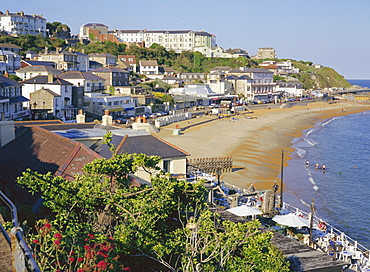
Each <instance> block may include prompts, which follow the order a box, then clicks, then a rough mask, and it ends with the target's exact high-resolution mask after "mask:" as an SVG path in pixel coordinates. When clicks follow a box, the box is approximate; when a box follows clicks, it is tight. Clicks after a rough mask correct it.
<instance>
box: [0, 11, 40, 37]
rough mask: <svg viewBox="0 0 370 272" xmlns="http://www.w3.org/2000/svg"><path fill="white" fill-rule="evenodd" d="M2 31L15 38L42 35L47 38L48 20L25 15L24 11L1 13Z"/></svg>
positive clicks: (37, 16) (0, 25) (0, 23)
mask: <svg viewBox="0 0 370 272" xmlns="http://www.w3.org/2000/svg"><path fill="white" fill-rule="evenodd" d="M0 31H4V32H6V33H8V34H10V35H13V36H19V35H27V34H29V35H41V36H43V37H45V36H46V33H47V30H46V19H45V18H43V17H42V16H40V15H36V14H32V15H28V14H25V13H24V12H23V11H21V12H16V13H11V12H9V10H7V11H5V13H3V12H1V11H0Z"/></svg>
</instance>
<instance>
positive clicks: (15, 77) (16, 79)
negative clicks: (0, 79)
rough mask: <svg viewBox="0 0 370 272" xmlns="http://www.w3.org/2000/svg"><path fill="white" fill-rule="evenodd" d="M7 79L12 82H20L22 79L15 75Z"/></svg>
mask: <svg viewBox="0 0 370 272" xmlns="http://www.w3.org/2000/svg"><path fill="white" fill-rule="evenodd" d="M9 78H10V79H13V80H14V81H18V82H19V81H22V79H21V78H20V77H19V76H16V75H9Z"/></svg>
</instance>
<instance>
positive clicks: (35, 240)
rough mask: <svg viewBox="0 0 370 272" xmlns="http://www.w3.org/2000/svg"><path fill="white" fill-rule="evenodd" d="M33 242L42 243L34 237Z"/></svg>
mask: <svg viewBox="0 0 370 272" xmlns="http://www.w3.org/2000/svg"><path fill="white" fill-rule="evenodd" d="M32 242H33V243H35V244H38V243H40V242H39V240H37V239H33V240H32Z"/></svg>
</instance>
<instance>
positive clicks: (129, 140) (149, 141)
mask: <svg viewBox="0 0 370 272" xmlns="http://www.w3.org/2000/svg"><path fill="white" fill-rule="evenodd" d="M112 144H114V145H115V146H116V147H117V148H119V149H118V150H117V154H125V153H129V154H132V153H137V154H139V153H143V154H145V155H148V156H159V157H161V158H171V157H184V156H188V155H189V154H188V153H186V152H185V151H183V150H181V149H179V148H177V147H175V146H173V145H171V144H170V143H167V142H166V141H164V140H162V139H160V138H158V137H156V136H154V135H142V136H125V137H123V136H118V135H113V138H112ZM91 148H92V149H93V150H94V151H95V152H96V153H98V154H99V155H100V156H102V157H105V158H110V157H111V156H112V153H111V152H110V151H109V147H108V146H107V145H106V144H102V141H101V140H99V141H97V142H96V143H95V144H94V145H93V146H92V147H91Z"/></svg>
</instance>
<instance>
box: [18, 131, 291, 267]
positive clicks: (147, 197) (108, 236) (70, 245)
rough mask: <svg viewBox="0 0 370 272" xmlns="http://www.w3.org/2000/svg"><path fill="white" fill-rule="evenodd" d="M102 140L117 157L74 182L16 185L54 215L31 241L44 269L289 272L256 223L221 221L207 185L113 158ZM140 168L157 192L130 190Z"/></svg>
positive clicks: (151, 162)
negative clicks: (41, 201) (36, 195)
mask: <svg viewBox="0 0 370 272" xmlns="http://www.w3.org/2000/svg"><path fill="white" fill-rule="evenodd" d="M104 142H105V143H106V144H108V145H109V146H110V149H111V151H112V158H110V159H107V160H105V159H98V160H95V161H93V162H92V163H89V164H87V165H86V166H85V168H84V170H85V171H84V174H82V175H80V176H76V178H75V180H74V181H67V180H64V179H63V178H62V177H60V176H56V177H53V176H52V175H51V174H50V173H49V174H39V173H36V172H33V171H31V170H28V171H26V172H25V173H23V176H22V177H20V178H18V180H17V182H18V183H19V184H20V185H22V186H24V187H28V188H29V190H30V192H32V193H36V192H42V194H43V199H44V205H45V206H46V207H47V208H49V209H50V211H51V212H52V213H50V215H49V220H48V219H43V220H41V221H39V222H38V223H37V224H36V226H35V229H34V231H33V232H31V234H30V235H29V236H28V237H27V238H28V241H29V242H30V243H31V244H32V245H33V252H34V254H35V255H36V260H37V261H38V262H39V264H40V266H41V267H42V268H43V269H44V271H46V270H47V271H51V270H56V269H60V270H63V271H78V269H86V270H84V271H103V268H104V271H121V270H122V269H126V268H124V267H126V266H130V267H132V268H134V270H135V269H136V270H135V271H153V270H154V271H163V270H164V269H165V270H169V271H184V272H185V271H186V272H192V271H287V270H286V269H287V264H286V262H285V261H284V259H283V258H282V257H281V256H280V255H279V254H278V253H276V252H275V251H274V249H273V247H272V246H271V243H270V240H271V233H269V232H265V233H261V232H260V231H259V230H258V227H259V223H258V222H257V221H252V222H248V223H246V224H235V223H232V222H228V221H225V222H221V221H220V219H219V218H218V216H216V215H215V214H213V213H211V212H210V211H209V210H208V209H207V205H206V202H205V198H206V189H205V187H204V186H203V183H201V182H199V183H189V182H187V181H185V180H177V179H174V178H172V177H171V176H170V175H169V174H166V173H163V172H158V168H157V166H156V165H157V164H158V162H159V159H160V158H158V157H155V156H154V157H153V156H146V155H144V154H124V155H117V154H115V147H114V146H113V145H111V135H109V134H108V135H106V136H105V140H104ZM138 167H142V168H144V169H145V170H146V171H148V172H151V173H152V178H151V184H152V185H151V186H146V185H141V186H140V187H131V186H129V184H128V180H129V176H131V175H132V174H133V173H134V172H135V171H136V170H137V169H138ZM191 226H195V227H191ZM72 252H73V253H72ZM87 269H91V270H87ZM94 269H95V270H94ZM99 269H100V270H99ZM80 271H81V270H80Z"/></svg>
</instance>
